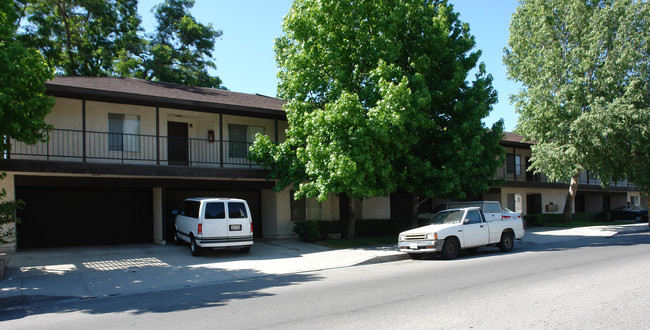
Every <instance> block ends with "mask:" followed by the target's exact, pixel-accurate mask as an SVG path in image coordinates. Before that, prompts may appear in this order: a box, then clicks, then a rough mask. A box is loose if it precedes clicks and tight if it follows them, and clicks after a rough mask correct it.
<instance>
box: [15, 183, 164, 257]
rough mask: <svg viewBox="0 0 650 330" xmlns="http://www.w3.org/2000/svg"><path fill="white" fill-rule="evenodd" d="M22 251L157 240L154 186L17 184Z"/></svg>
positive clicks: (18, 228)
mask: <svg viewBox="0 0 650 330" xmlns="http://www.w3.org/2000/svg"><path fill="white" fill-rule="evenodd" d="M16 198H17V199H21V200H23V201H25V202H26V205H25V207H24V209H22V210H19V211H18V214H17V215H18V217H19V218H20V219H21V222H20V223H19V224H18V225H17V239H18V242H17V243H18V249H26V248H42V247H60V246H83V245H103V244H126V243H150V242H153V194H152V191H151V189H150V188H124V187H118V188H115V187H52V186H47V187H39V186H17V187H16Z"/></svg>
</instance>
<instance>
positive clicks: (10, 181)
mask: <svg viewBox="0 0 650 330" xmlns="http://www.w3.org/2000/svg"><path fill="white" fill-rule="evenodd" d="M0 189H4V190H5V192H6V193H7V195H6V196H5V197H4V199H3V200H4V201H7V202H9V201H15V200H16V189H15V185H14V174H13V173H7V176H6V177H5V178H4V180H2V181H0ZM10 229H13V230H14V234H15V233H16V223H8V224H4V225H3V227H2V231H3V232H4V231H5V230H10ZM15 250H16V242H15V241H14V242H13V243H10V244H7V245H0V253H6V252H13V251H15Z"/></svg>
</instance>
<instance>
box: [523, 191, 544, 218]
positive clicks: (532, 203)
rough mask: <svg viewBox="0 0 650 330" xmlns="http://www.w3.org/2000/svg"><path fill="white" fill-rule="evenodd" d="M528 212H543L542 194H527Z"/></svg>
mask: <svg viewBox="0 0 650 330" xmlns="http://www.w3.org/2000/svg"><path fill="white" fill-rule="evenodd" d="M526 214H542V194H530V195H526Z"/></svg>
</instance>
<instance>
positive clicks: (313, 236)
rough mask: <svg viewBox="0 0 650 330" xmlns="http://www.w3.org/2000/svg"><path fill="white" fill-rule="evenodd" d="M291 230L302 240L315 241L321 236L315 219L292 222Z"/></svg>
mask: <svg viewBox="0 0 650 330" xmlns="http://www.w3.org/2000/svg"><path fill="white" fill-rule="evenodd" d="M293 231H294V232H295V233H296V234H298V238H299V239H300V240H301V241H304V242H315V241H317V240H319V239H320V238H321V235H320V231H319V230H318V224H317V223H316V221H311V220H309V221H300V222H296V223H294V224H293Z"/></svg>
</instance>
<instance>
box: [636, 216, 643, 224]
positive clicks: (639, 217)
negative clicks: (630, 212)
mask: <svg viewBox="0 0 650 330" xmlns="http://www.w3.org/2000/svg"><path fill="white" fill-rule="evenodd" d="M642 221H643V219H641V216H640V215H635V216H634V222H636V223H639V222H642Z"/></svg>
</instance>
